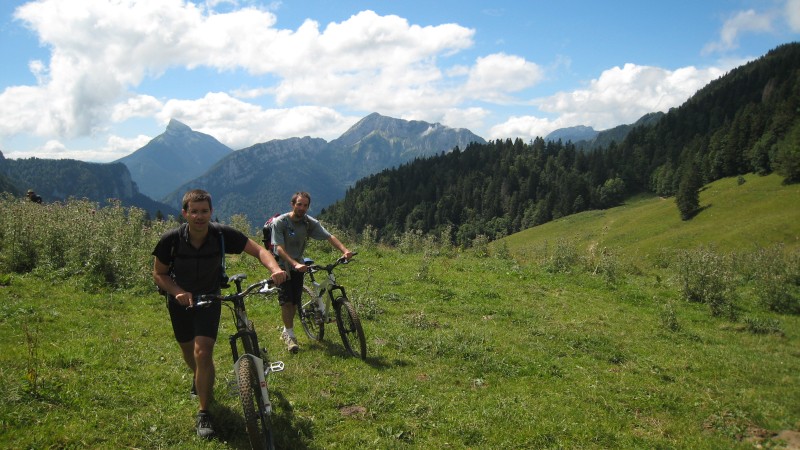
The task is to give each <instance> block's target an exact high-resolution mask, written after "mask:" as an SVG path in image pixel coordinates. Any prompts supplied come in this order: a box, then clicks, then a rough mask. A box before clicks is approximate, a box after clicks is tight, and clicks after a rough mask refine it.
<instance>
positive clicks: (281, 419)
mask: <svg viewBox="0 0 800 450" xmlns="http://www.w3.org/2000/svg"><path fill="white" fill-rule="evenodd" d="M269 394H270V400H271V401H272V406H273V413H272V417H271V423H272V434H273V442H274V444H275V448H276V449H298V450H305V449H307V448H308V446H307V445H306V444H305V442H307V441H308V440H310V439H312V438H313V433H312V427H311V423H310V422H308V421H306V420H303V419H298V418H296V417H295V416H294V411H293V409H292V405H291V404H290V403H289V401H288V400H286V398H285V397H284V396H283V394H281V393H280V392H275V391H271V392H270V393H269ZM212 414H213V415H214V422H215V425H216V428H217V430H216V431H217V433H216V435H215V437H214V439H215V440H217V441H220V442H224V443H225V444H226V445H227V446H229V447H230V448H232V449H240V450H246V449H250V448H251V447H250V440H249V438H248V436H247V428H246V426H245V423H244V417H243V415H242V411H241V409H238V408H236V409H232V408H230V407H228V406H227V405H224V404H221V403H215V404H214V406H213V407H212Z"/></svg>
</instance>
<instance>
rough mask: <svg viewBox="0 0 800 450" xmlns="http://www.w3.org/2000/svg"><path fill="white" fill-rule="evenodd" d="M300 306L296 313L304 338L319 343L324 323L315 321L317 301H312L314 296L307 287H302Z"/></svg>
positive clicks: (323, 335)
mask: <svg viewBox="0 0 800 450" xmlns="http://www.w3.org/2000/svg"><path fill="white" fill-rule="evenodd" d="M300 304H301V306H300V308H298V309H299V311H298V313H299V314H300V324H301V325H303V331H305V332H306V336H308V338H309V339H311V340H313V341H321V340H322V338H323V337H325V323H324V322H322V321H317V320H316V317H315V315H316V312H317V301H316V300H315V299H314V294H313V293H312V292H311V289H309V288H308V287H307V286H303V298H302V300H301V302H300Z"/></svg>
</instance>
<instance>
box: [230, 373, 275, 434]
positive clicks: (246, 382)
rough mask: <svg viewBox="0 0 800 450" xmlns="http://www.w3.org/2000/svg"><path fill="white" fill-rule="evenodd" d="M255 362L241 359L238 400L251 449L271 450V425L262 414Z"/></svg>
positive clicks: (261, 400) (262, 403)
mask: <svg viewBox="0 0 800 450" xmlns="http://www.w3.org/2000/svg"><path fill="white" fill-rule="evenodd" d="M257 370H258V369H257V368H256V364H255V361H253V359H252V358H250V357H246V358H242V360H241V361H240V362H239V374H238V375H239V399H240V400H241V401H242V409H243V411H244V422H245V426H246V428H247V435H248V437H249V438H250V446H251V447H253V449H266V450H273V449H274V448H275V445H274V444H273V441H272V424H271V422H270V420H269V416H268V415H267V414H266V413H265V412H264V398H263V397H262V395H261V386H260V383H259V380H258V372H257Z"/></svg>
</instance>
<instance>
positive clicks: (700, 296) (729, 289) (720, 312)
mask: <svg viewBox="0 0 800 450" xmlns="http://www.w3.org/2000/svg"><path fill="white" fill-rule="evenodd" d="M677 271H678V277H679V279H680V282H681V291H682V293H683V296H684V298H685V299H686V300H688V301H691V302H700V303H705V304H707V305H708V306H709V308H710V309H711V314H712V315H714V316H726V317H728V318H730V319H735V318H736V304H735V303H736V302H735V289H734V282H733V275H732V272H731V270H730V267H729V263H728V261H727V260H726V258H725V256H724V255H721V254H719V253H717V252H716V251H714V250H712V249H710V248H700V249H698V250H694V251H692V250H685V251H683V252H680V253H679V256H678V267H677Z"/></svg>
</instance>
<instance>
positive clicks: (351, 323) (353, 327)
mask: <svg viewBox="0 0 800 450" xmlns="http://www.w3.org/2000/svg"><path fill="white" fill-rule="evenodd" d="M355 255H356V254H355V253H353V256H355ZM348 262H349V260H348V259H344V257H342V258H339V259H337V260H336V262H334V263H332V264H328V265H327V266H319V265H316V264H314V261H312V260H311V259H308V258H305V259H304V263H305V265H306V266H308V272H307V273H308V274H309V281H310V284H311V286H308V285H304V286H303V291H304V292H305V295H304V299H303V300H302V301H301V302H300V305H299V313H300V323H301V324H302V325H303V330H305V332H306V335H308V337H309V338H310V339H312V340H315V341H321V340H322V339H323V338H324V336H325V324H326V323H332V322H334V321H335V322H336V328H337V330H338V331H339V336H340V337H341V338H342V343H343V344H344V347H345V350H346V351H347V352H348V353H350V354H351V355H353V356H359V357H361V359H365V358H366V357H367V356H366V355H367V343H366V336H365V335H364V329H363V328H362V327H361V320H360V319H359V317H358V312H357V311H356V309H355V307H354V306H353V305H352V303H350V300H348V298H347V292H346V291H345V288H344V287H343V286H341V285H339V284H338V283H336V276H335V275H334V274H333V270H334V268H336V266H338V265H339V264H346V263H348ZM321 270H322V271H325V272H327V276H325V277H324V278H323V277H320V280H319V281H317V279H316V277H315V276H314V274H315V273H316V272H319V271H321ZM354 344H355V345H354Z"/></svg>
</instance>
